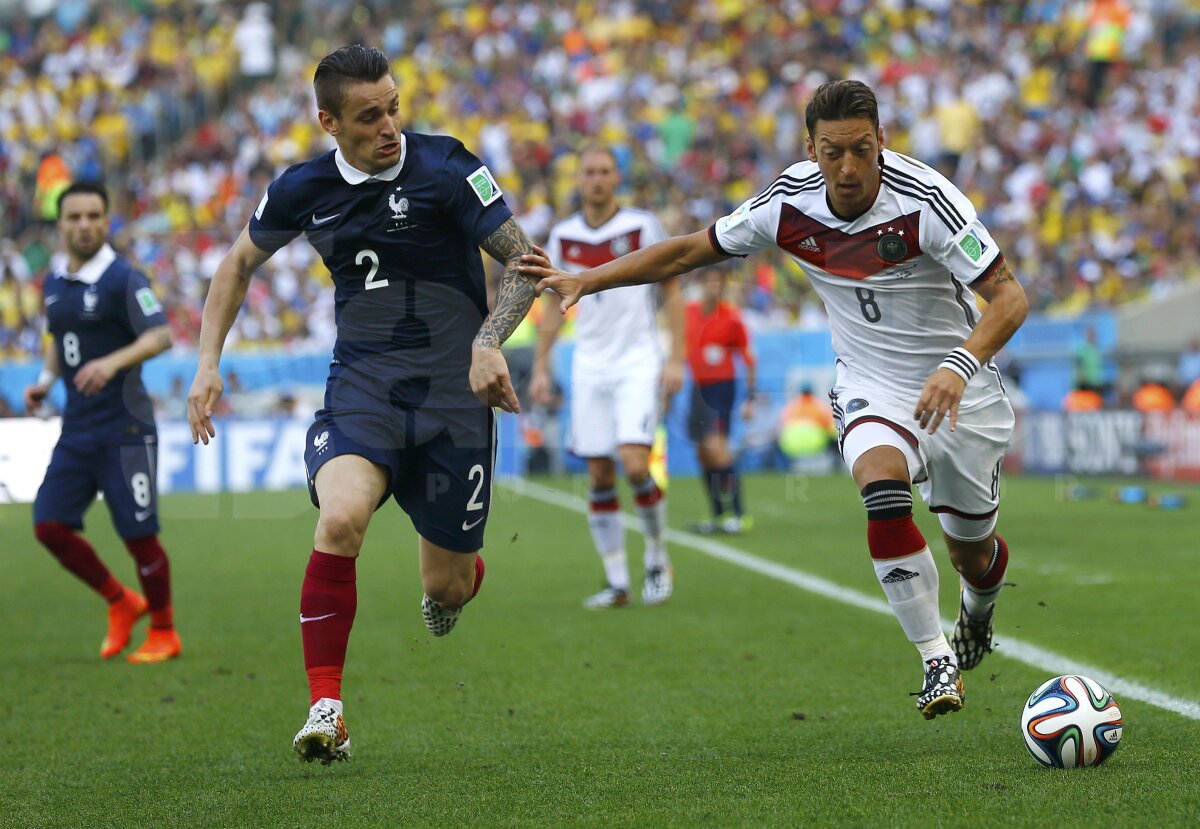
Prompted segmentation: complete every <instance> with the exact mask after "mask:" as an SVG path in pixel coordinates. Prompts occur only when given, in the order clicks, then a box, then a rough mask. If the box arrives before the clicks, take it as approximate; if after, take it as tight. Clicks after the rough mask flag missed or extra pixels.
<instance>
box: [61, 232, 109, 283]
mask: <svg viewBox="0 0 1200 829" xmlns="http://www.w3.org/2000/svg"><path fill="white" fill-rule="evenodd" d="M116 258H117V252H116V251H115V250H113V249H112V245H110V244H109V243H108V242H105V243H104V247H102V248H100V250H98V251H96V255H95V256H93V257H92V258H91V259H89V260H88V261H86V262H84V263H83V266H82V267H80V269H79V272H78V273H69V272H67V271H66V270H65V269H64V270H63V279H73V280H75V281H76V282H82V283H83V284H84V285H95V284H96V283H97V282H99V281H100V277H102V276H104V272H105V271H106V270H108V266H109V265H111V264H112V263H113V262H114V261H115V260H116Z"/></svg>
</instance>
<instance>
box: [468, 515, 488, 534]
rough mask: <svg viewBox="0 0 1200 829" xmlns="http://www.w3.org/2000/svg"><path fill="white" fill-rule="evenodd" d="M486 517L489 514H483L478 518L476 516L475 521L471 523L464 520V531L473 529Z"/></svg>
mask: <svg viewBox="0 0 1200 829" xmlns="http://www.w3.org/2000/svg"><path fill="white" fill-rule="evenodd" d="M484 518H487V516H486V515H481V516H479V517H478V518H476V519H475V520H474V521H472V522H471V523H470V524H468V523H467V522H466V521H464V522H463V532H466V531H467V530H470V529H473V528H474V527H475V525H476V524H478V523H479V522H480V521H482V520H483V519H484Z"/></svg>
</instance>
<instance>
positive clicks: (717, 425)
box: [688, 380, 737, 443]
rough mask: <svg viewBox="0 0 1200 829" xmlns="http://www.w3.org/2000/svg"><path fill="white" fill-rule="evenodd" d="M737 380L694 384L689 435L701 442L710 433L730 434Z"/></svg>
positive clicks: (695, 441)
mask: <svg viewBox="0 0 1200 829" xmlns="http://www.w3.org/2000/svg"><path fill="white" fill-rule="evenodd" d="M736 394H737V382H736V381H734V380H721V381H718V382H716V383H707V384H705V385H703V386H702V385H700V384H698V383H697V384H694V385H693V386H692V403H691V407H690V408H689V409H688V437H690V438H691V439H692V441H693V442H694V443H700V442H701V441H702V440H704V439H705V438H706V437H708V436H709V435H728V434H729V422H730V418H732V417H733V400H734V397H735V396H736Z"/></svg>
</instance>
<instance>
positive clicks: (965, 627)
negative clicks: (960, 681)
mask: <svg viewBox="0 0 1200 829" xmlns="http://www.w3.org/2000/svg"><path fill="white" fill-rule="evenodd" d="M950 646H951V647H952V648H954V655H955V656H956V657H958V667H960V668H962V669H963V670H964V671H969V670H971V669H972V668H974V667H975V666H976V665H978V664H979V663H980V662H982V661H983V658H984V657H985V656H987V655H988V654H989V653H991V652H992V611H990V610H989V611H988V614H987V616H984V617H983V618H981V619H976V618H975V617H973V616H971V615H970V614H969V613H967V606H966V605H959V610H958V622H956V623H955V625H954V634H953V635H952V636H951V637H950Z"/></svg>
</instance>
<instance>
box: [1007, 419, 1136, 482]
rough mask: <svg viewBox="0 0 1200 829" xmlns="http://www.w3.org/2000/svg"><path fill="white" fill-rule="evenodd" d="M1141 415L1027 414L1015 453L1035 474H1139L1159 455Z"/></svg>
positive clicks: (1024, 467)
mask: <svg viewBox="0 0 1200 829" xmlns="http://www.w3.org/2000/svg"><path fill="white" fill-rule="evenodd" d="M1142 421H1143V415H1142V414H1141V412H1127V411H1108V412H1026V413H1024V414H1023V415H1022V416H1021V418H1020V420H1019V422H1018V437H1017V440H1015V441H1014V447H1013V451H1015V452H1017V453H1019V455H1018V457H1019V463H1020V467H1021V469H1022V470H1023V471H1025V472H1031V473H1034V474H1042V475H1048V474H1057V473H1062V472H1068V473H1071V474H1074V475H1137V474H1141V473H1143V472H1145V471H1146V470H1144V469H1143V465H1142V460H1143V459H1144V458H1147V457H1149V456H1150V455H1151V454H1152V452H1153V446H1152V445H1151V443H1150V442H1148V441H1146V440H1145V438H1144V436H1143V433H1142V430H1143V422H1142Z"/></svg>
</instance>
